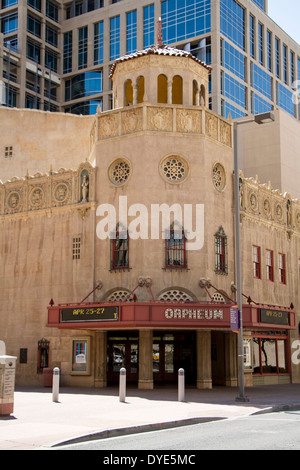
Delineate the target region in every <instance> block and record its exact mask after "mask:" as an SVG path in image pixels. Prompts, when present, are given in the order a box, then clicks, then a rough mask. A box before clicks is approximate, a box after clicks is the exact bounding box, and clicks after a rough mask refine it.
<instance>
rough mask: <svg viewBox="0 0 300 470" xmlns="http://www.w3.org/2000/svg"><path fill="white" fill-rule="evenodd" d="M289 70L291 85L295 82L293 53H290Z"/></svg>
mask: <svg viewBox="0 0 300 470" xmlns="http://www.w3.org/2000/svg"><path fill="white" fill-rule="evenodd" d="M290 68H291V85H292V84H293V83H294V81H295V54H294V52H293V51H291V52H290Z"/></svg>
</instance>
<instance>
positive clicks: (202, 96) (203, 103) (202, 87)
mask: <svg viewBox="0 0 300 470" xmlns="http://www.w3.org/2000/svg"><path fill="white" fill-rule="evenodd" d="M200 106H206V103H205V86H204V85H201V88H200Z"/></svg>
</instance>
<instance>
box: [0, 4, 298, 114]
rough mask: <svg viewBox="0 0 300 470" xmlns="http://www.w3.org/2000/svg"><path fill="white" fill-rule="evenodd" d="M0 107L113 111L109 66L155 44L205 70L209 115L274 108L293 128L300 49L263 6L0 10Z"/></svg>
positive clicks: (30, 6)
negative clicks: (174, 49)
mask: <svg viewBox="0 0 300 470" xmlns="http://www.w3.org/2000/svg"><path fill="white" fill-rule="evenodd" d="M0 1H1V2H2V3H1V10H0V15H1V18H0V19H1V33H2V34H1V35H0V48H1V49H2V50H3V53H1V57H2V58H1V59H0V73H1V79H0V90H1V91H2V94H1V93H0V99H2V101H1V103H2V104H3V105H6V104H8V105H9V106H17V107H29V108H30V107H31V108H39V109H45V110H50V111H63V112H70V113H76V114H91V113H95V111H96V109H97V106H98V105H100V106H101V108H102V109H103V110H107V109H111V107H112V91H111V88H112V87H111V83H110V79H109V72H110V68H111V66H112V63H113V61H114V60H115V59H116V58H118V57H120V56H123V55H126V54H131V53H134V52H135V51H137V50H141V49H145V48H147V47H150V46H152V45H154V44H155V43H156V42H157V41H156V37H157V21H158V19H159V17H161V18H162V31H163V42H164V44H167V45H172V46H175V47H177V48H179V49H185V50H187V51H190V52H191V53H192V54H194V55H195V56H197V57H198V58H200V59H201V60H202V61H203V62H206V63H207V64H209V65H211V66H212V73H211V77H210V90H209V93H210V94H209V106H210V108H211V109H212V110H213V111H215V112H217V113H219V114H221V115H223V116H225V117H227V116H228V115H229V113H231V116H232V117H233V118H237V117H242V116H245V115H247V114H252V113H253V114H256V113H262V112H265V111H269V110H271V109H274V108H276V107H280V108H282V109H284V110H285V111H286V112H288V113H289V114H290V115H292V116H293V117H295V118H296V119H300V113H299V106H298V105H297V104H296V103H295V101H297V100H295V91H294V88H293V84H294V83H295V82H296V80H300V46H299V44H297V43H296V42H295V41H294V40H293V39H292V38H290V37H289V35H288V32H284V31H283V30H282V29H281V28H280V27H279V26H278V25H277V24H276V23H274V22H273V21H272V19H271V18H269V16H268V14H267V9H268V6H267V0H152V1H151V0H138V1H137V0H73V1H72V2H70V1H68V0H63V1H61V2H59V1H57V0H0Z"/></svg>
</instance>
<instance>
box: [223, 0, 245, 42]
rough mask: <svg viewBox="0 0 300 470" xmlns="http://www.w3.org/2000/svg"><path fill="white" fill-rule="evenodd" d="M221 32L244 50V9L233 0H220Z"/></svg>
mask: <svg viewBox="0 0 300 470" xmlns="http://www.w3.org/2000/svg"><path fill="white" fill-rule="evenodd" d="M220 28H221V33H222V34H224V36H226V37H227V38H228V39H230V40H231V41H232V42H233V43H234V44H236V45H237V46H238V47H240V48H241V49H242V50H243V51H244V50H245V10H244V8H243V7H242V6H241V5H239V4H238V3H237V2H236V1H235V0H220Z"/></svg>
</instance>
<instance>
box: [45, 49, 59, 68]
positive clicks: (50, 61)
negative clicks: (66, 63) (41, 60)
mask: <svg viewBox="0 0 300 470" xmlns="http://www.w3.org/2000/svg"><path fill="white" fill-rule="evenodd" d="M45 67H47V69H50V70H52V71H53V72H57V54H56V53H55V52H53V51H51V50H50V49H47V47H46V48H45Z"/></svg>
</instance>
